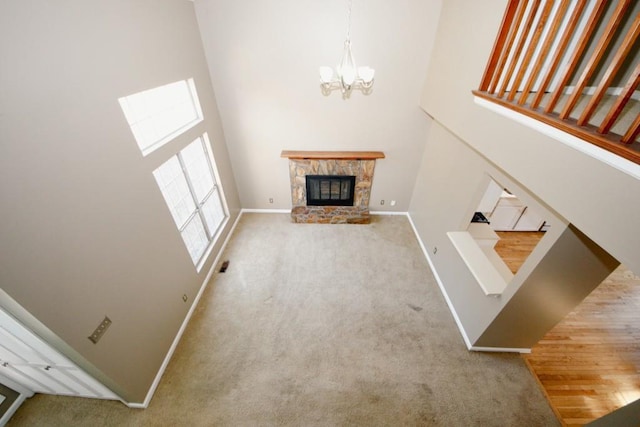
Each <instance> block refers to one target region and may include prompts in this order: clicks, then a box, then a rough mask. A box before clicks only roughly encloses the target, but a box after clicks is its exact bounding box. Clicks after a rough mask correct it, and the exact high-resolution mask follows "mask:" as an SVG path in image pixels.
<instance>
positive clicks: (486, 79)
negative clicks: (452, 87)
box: [479, 0, 520, 93]
mask: <svg viewBox="0 0 640 427" xmlns="http://www.w3.org/2000/svg"><path fill="white" fill-rule="evenodd" d="M519 3H520V0H511V1H510V2H509V4H508V6H507V9H506V10H505V11H504V16H503V17H502V25H501V26H500V32H499V33H498V37H496V41H495V43H494V44H493V50H492V51H491V56H490V57H489V62H488V63H487V68H485V70H484V75H483V76H482V80H481V83H480V87H479V90H481V91H483V92H486V91H487V89H489V85H490V84H491V80H492V79H493V76H494V75H495V74H496V73H497V74H500V73H502V68H501V67H497V64H498V61H499V60H500V57H501V56H502V55H503V49H504V48H505V41H506V39H507V36H508V34H509V30H510V29H511V25H512V24H513V18H514V17H515V14H516V10H517V9H518V4H519ZM502 65H503V66H504V63H503V64H502ZM491 93H493V92H491Z"/></svg>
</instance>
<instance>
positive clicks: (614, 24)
mask: <svg viewBox="0 0 640 427" xmlns="http://www.w3.org/2000/svg"><path fill="white" fill-rule="evenodd" d="M629 2H630V0H619V3H618V6H617V7H616V10H615V12H614V13H613V16H612V17H611V19H610V20H609V22H608V24H607V27H606V29H605V30H604V34H603V36H602V37H601V38H600V41H599V42H598V45H597V46H596V49H595V50H594V52H593V54H592V55H591V58H589V61H588V62H587V66H586V67H585V69H584V71H583V72H582V75H581V76H580V78H579V79H578V83H577V84H576V87H575V90H574V91H573V93H572V94H571V96H570V97H569V101H567V103H566V104H565V106H564V108H563V109H562V112H561V113H560V118H561V119H567V118H569V115H570V114H571V112H572V111H573V108H574V107H575V106H576V103H577V102H578V100H579V99H580V97H581V96H582V91H583V90H584V88H585V86H586V85H587V83H588V82H589V79H590V78H591V76H592V75H593V73H594V72H595V71H596V69H597V68H598V66H599V65H600V61H601V60H602V56H603V55H604V53H605V51H606V50H607V47H608V46H609V43H611V40H612V39H613V36H614V35H615V32H616V29H617V28H618V25H620V22H621V21H622V18H623V17H624V12H625V11H626V10H627V7H628V6H629ZM602 3H606V2H602ZM594 108H595V107H594Z"/></svg>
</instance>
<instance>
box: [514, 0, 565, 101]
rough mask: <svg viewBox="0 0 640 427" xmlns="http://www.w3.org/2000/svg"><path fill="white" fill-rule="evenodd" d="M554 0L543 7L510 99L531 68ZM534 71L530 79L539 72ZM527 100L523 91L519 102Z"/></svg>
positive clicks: (548, 1)
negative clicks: (530, 64) (530, 65)
mask: <svg viewBox="0 0 640 427" xmlns="http://www.w3.org/2000/svg"><path fill="white" fill-rule="evenodd" d="M554 1H555V0H547V2H546V3H545V5H544V8H543V9H542V14H541V15H540V19H538V24H537V25H536V29H535V31H534V32H533V37H531V41H530V42H529V46H528V47H527V51H526V53H525V55H524V59H523V60H522V63H521V64H520V69H519V70H518V74H517V75H516V80H515V82H514V83H513V87H514V89H513V90H512V91H511V92H510V93H509V97H508V98H507V99H508V100H509V101H513V100H514V98H515V97H516V93H517V92H518V89H519V88H520V84H521V83H522V79H523V78H524V74H525V73H526V72H527V68H529V63H530V62H531V58H533V54H534V53H535V51H536V48H537V47H538V42H539V41H540V37H541V36H542V31H543V30H544V27H545V25H546V24H547V19H549V14H550V13H551V7H552V6H553V3H554ZM534 71H535V70H532V71H531V76H530V77H529V80H531V78H533V79H534V80H535V77H536V75H537V72H534ZM526 100H527V94H526V93H525V91H522V94H521V95H520V100H519V102H518V103H519V104H521V105H522V104H524V102H525V101H526Z"/></svg>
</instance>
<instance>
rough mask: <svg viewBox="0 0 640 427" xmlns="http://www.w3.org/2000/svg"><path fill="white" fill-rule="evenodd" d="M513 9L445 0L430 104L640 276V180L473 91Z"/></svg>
mask: <svg viewBox="0 0 640 427" xmlns="http://www.w3.org/2000/svg"><path fill="white" fill-rule="evenodd" d="M505 5H506V1H504V0H493V1H486V2H467V1H463V0H451V1H447V2H444V3H443V8H442V14H441V18H440V22H439V26H438V35H437V39H436V44H435V46H434V50H433V55H432V58H431V61H430V69H429V72H428V74H427V78H426V83H425V91H424V94H423V98H422V104H421V105H422V107H423V108H424V109H425V111H426V112H427V113H428V114H429V115H431V116H432V117H433V118H434V119H435V120H436V121H437V122H439V123H440V124H441V125H442V126H443V127H445V128H447V129H448V130H449V131H450V132H451V133H452V134H454V135H456V136H457V137H458V138H460V139H461V140H463V141H464V142H465V143H466V144H467V145H468V147H467V150H468V151H473V150H475V151H477V152H478V153H480V154H481V155H482V156H483V157H485V158H486V159H487V160H488V161H489V162H491V163H493V164H495V165H496V167H498V168H499V169H501V170H502V171H504V172H505V173H506V174H508V175H509V176H511V177H513V179H514V180H517V181H518V182H519V183H520V184H521V185H522V186H523V187H524V188H526V189H527V190H528V191H529V192H530V193H531V194H533V195H535V196H536V197H538V198H539V199H540V200H542V201H544V203H546V204H547V205H548V206H550V207H551V208H552V209H553V210H554V211H556V212H557V213H558V214H559V215H560V216H561V217H563V218H565V219H566V221H567V222H569V223H571V224H573V225H574V226H575V227H576V228H577V229H579V230H580V231H581V232H582V233H584V234H585V235H587V236H588V237H589V238H590V239H591V240H593V241H594V242H595V243H596V244H598V245H599V246H601V247H602V248H604V249H605V250H606V251H607V252H609V253H610V254H611V255H613V256H614V257H615V258H616V259H617V260H618V261H620V262H622V263H623V264H625V265H626V266H627V267H629V268H630V269H631V270H633V271H634V272H636V273H638V272H640V258H639V257H638V256H637V254H638V252H639V251H640V238H639V237H640V224H638V223H637V222H634V221H631V220H630V218H635V217H638V214H640V198H639V197H637V194H640V180H638V179H636V178H634V177H633V176H630V175H627V174H625V173H624V172H621V171H619V170H617V169H615V168H613V167H611V166H609V165H608V164H605V163H603V162H602V161H600V160H598V159H595V158H593V157H590V156H589V155H587V154H584V153H582V152H580V151H577V150H576V149H574V148H571V147H569V146H567V145H564V144H562V143H560V142H558V141H556V140H554V139H551V138H549V137H546V136H544V135H542V134H541V133H539V132H537V131H535V130H533V129H530V128H528V127H525V126H523V125H521V124H519V123H516V122H513V121H511V120H509V119H507V118H504V117H502V116H499V115H497V114H495V113H493V112H491V111H488V110H487V109H485V108H482V107H480V106H478V105H476V104H474V101H473V96H472V94H471V90H473V89H475V88H477V85H478V84H479V82H480V79H481V77H482V74H483V72H484V68H485V64H486V60H487V58H488V57H489V54H490V52H491V49H492V46H493V42H494V38H495V35H496V33H497V30H498V28H499V25H500V21H501V19H502V15H503V12H504V7H505ZM464 157H465V156H462V157H461V160H460V161H464ZM638 167H640V166H638ZM418 185H421V184H420V183H418ZM425 191H427V190H425Z"/></svg>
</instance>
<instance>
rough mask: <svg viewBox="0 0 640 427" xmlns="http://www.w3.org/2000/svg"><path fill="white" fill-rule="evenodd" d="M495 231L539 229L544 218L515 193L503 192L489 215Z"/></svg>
mask: <svg viewBox="0 0 640 427" xmlns="http://www.w3.org/2000/svg"><path fill="white" fill-rule="evenodd" d="M487 219H489V222H490V223H491V228H492V229H493V230H495V231H539V230H540V228H541V227H542V226H543V224H544V219H543V218H542V217H540V216H539V215H538V214H537V213H536V212H535V211H534V210H532V209H531V208H529V207H527V206H525V204H524V203H523V202H522V201H521V200H520V199H518V198H517V197H515V196H514V195H511V194H508V193H506V192H505V193H503V195H502V197H500V198H499V199H498V202H497V203H496V205H495V207H494V209H493V211H492V212H491V214H490V215H489V216H488V217H487Z"/></svg>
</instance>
